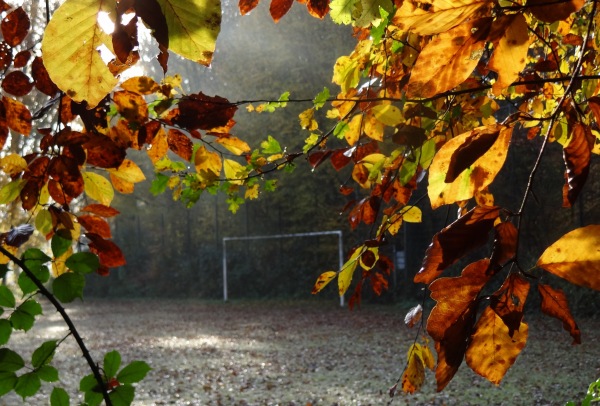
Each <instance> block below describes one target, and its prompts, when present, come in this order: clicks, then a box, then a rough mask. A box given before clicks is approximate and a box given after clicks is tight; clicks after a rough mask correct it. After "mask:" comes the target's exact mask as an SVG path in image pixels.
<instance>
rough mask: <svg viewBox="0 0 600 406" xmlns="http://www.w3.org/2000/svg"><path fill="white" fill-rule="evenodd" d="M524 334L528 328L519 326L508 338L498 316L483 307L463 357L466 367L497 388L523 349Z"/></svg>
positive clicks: (525, 339) (525, 340) (504, 325)
mask: <svg viewBox="0 0 600 406" xmlns="http://www.w3.org/2000/svg"><path fill="white" fill-rule="evenodd" d="M527 333H528V326H527V324H526V323H521V325H520V327H519V329H518V330H517V331H515V332H514V333H513V334H512V337H511V335H510V334H509V329H508V327H507V326H506V324H504V321H503V320H502V319H501V318H500V316H498V315H497V314H496V312H495V311H494V310H492V308H491V307H486V308H485V310H484V311H483V314H482V315H481V316H480V318H479V320H478V321H477V324H476V325H475V333H474V334H473V335H472V336H471V341H470V343H469V347H468V348H467V351H466V353H465V359H466V361H467V364H468V365H469V367H471V369H472V370H473V371H475V372H476V373H478V374H479V375H481V376H483V377H484V378H486V379H487V380H488V381H490V382H492V383H494V384H496V385H498V384H500V381H501V380H502V378H503V377H504V375H505V374H506V371H508V369H509V368H510V367H511V366H512V365H513V364H514V363H515V360H516V359H517V356H518V355H519V354H520V353H521V350H522V349H523V348H524V347H525V344H526V343H527Z"/></svg>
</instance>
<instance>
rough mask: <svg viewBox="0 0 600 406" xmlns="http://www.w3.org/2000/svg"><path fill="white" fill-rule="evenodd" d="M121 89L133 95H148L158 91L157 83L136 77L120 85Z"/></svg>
mask: <svg viewBox="0 0 600 406" xmlns="http://www.w3.org/2000/svg"><path fill="white" fill-rule="evenodd" d="M121 87H122V88H123V89H125V90H128V91H130V92H133V93H137V94H141V95H145V96H146V95H150V94H153V93H156V92H158V91H159V90H160V86H159V85H158V83H156V82H155V81H154V79H152V78H151V77H148V76H136V77H133V78H129V79H127V80H126V81H125V82H123V83H121Z"/></svg>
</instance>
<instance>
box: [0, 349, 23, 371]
mask: <svg viewBox="0 0 600 406" xmlns="http://www.w3.org/2000/svg"><path fill="white" fill-rule="evenodd" d="M24 366H25V361H23V358H21V356H20V355H19V354H17V353H16V352H14V351H13V350H11V349H9V348H0V372H16V371H18V370H19V369H21V368H23V367H24Z"/></svg>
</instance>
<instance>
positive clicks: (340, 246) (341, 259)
mask: <svg viewBox="0 0 600 406" xmlns="http://www.w3.org/2000/svg"><path fill="white" fill-rule="evenodd" d="M322 235H337V237H338V257H339V268H338V269H342V266H344V245H343V241H342V231H341V230H335V231H312V232H306V233H291V234H272V235H251V236H245V237H223V301H225V302H226V301H227V300H228V299H229V297H228V293H227V242H228V241H244V240H246V241H250V240H269V239H282V238H296V237H318V236H322ZM340 306H342V307H343V306H344V296H343V295H342V296H340Z"/></svg>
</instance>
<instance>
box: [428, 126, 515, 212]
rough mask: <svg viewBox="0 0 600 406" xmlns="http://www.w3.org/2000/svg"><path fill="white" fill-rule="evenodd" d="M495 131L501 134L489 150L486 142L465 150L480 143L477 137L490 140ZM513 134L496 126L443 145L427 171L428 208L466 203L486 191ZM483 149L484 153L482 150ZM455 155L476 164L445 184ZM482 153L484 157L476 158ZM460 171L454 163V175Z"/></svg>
mask: <svg viewBox="0 0 600 406" xmlns="http://www.w3.org/2000/svg"><path fill="white" fill-rule="evenodd" d="M498 130H499V131H500V132H499V135H498V138H497V139H496V140H495V142H494V143H493V144H492V145H491V146H490V147H489V148H487V145H489V144H488V143H487V142H476V143H475V144H473V146H472V147H468V148H467V147H465V145H467V144H468V143H469V142H470V141H471V140H472V139H479V138H480V137H479V135H478V134H491V135H489V136H488V135H485V136H483V137H484V139H485V140H487V139H488V137H493V136H494V134H495V133H496V132H497V131H498ZM512 131H513V129H512V128H506V127H500V126H498V125H492V126H489V127H478V128H476V129H475V130H473V131H469V132H465V133H463V134H460V135H458V136H456V137H454V138H452V139H451V140H449V141H448V142H446V143H445V144H444V145H443V146H442V148H440V150H439V151H438V153H437V154H436V155H435V157H434V159H433V162H432V164H431V166H430V168H429V186H428V188H427V192H428V194H429V199H430V201H431V207H433V208H438V207H440V206H442V205H444V204H451V203H455V202H459V201H463V200H469V199H470V198H472V197H473V195H474V193H475V192H476V191H481V190H484V189H485V188H487V186H489V185H490V184H491V183H492V182H493V180H494V179H495V177H496V175H497V174H498V172H500V169H502V166H503V165H504V161H505V160H506V156H507V153H508V145H509V143H510V140H511V138H512ZM486 148H487V150H485V149H486ZM482 150H484V151H482ZM457 151H462V152H461V155H465V156H466V157H468V158H469V160H472V159H475V161H474V162H473V163H472V164H471V165H470V166H469V167H468V168H466V169H464V170H463V171H462V172H460V173H459V174H458V175H457V177H456V178H455V179H454V180H453V181H452V182H451V183H446V181H445V180H446V177H447V173H448V170H449V168H450V166H451V165H452V164H453V157H454V156H455V154H456V153H457ZM482 152H483V155H479V154H481V153H482ZM477 156H479V157H477ZM455 159H456V158H455ZM461 167H462V166H460V161H456V163H455V166H454V168H457V169H455V170H454V171H455V172H456V171H457V170H458V169H460V168H461Z"/></svg>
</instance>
